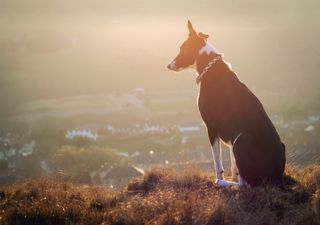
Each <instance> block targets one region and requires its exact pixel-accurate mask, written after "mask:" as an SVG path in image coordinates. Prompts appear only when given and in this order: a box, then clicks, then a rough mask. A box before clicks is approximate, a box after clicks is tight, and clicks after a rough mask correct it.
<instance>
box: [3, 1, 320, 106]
mask: <svg viewBox="0 0 320 225" xmlns="http://www.w3.org/2000/svg"><path fill="white" fill-rule="evenodd" d="M188 19H191V20H192V21H193V23H194V26H195V28H196V29H198V30H199V31H202V32H206V33H208V34H209V35H210V38H209V41H210V42H211V43H213V44H214V45H215V46H216V47H217V48H218V49H219V50H220V51H221V52H223V53H224V54H225V58H226V60H227V61H229V62H230V63H231V64H232V67H233V68H234V70H235V71H236V72H237V73H238V76H239V77H240V79H241V80H243V81H244V82H245V83H246V84H248V86H249V87H250V88H252V89H256V90H257V92H258V94H259V92H261V93H263V92H284V93H286V92H287V90H286V89H287V88H289V89H290V90H293V92H294V93H293V95H294V96H300V95H301V91H302V90H303V92H304V94H305V95H307V97H308V98H309V99H311V100H312V99H313V100H316V99H319V91H318V87H319V83H320V82H319V80H320V79H319V72H318V71H319V70H320V63H319V61H320V60H319V59H320V57H319V55H320V44H319V40H320V32H319V27H320V24H319V23H320V1H316V0H314V1H298V0H294V1H289V0H285V1H275V0H274V1H254V0H250V1H242V0H235V1H209V0H206V1H205V0H200V1H191V0H188V1H182V0H181V1H147V0H138V1H124V0H122V1H103V0H99V1H98V0H95V1H83V0H77V1H76V0H72V1H43V0H31V1H21V0H2V1H1V2H0V27H1V30H0V67H1V71H0V94H1V95H0V96H1V97H0V101H1V103H3V104H7V103H8V102H11V103H10V104H15V102H23V101H28V100H30V99H34V98H47V97H51V98H52V97H59V96H64V95H73V94H87V93H100V92H114V91H123V90H130V89H132V88H134V87H138V86H142V87H145V88H146V89H151V90H166V89H168V90H169V89H190V88H197V87H196V85H195V82H194V79H195V74H194V72H191V71H186V72H182V73H181V74H175V73H172V72H170V71H168V70H167V69H166V65H167V64H168V63H169V62H170V60H171V59H172V58H173V57H174V56H175V55H176V53H177V52H178V48H179V45H180V43H181V42H182V41H183V40H184V39H185V38H186V35H187V29H186V21H187V20H188ZM288 86H291V87H288ZM292 100H294V99H292Z"/></svg>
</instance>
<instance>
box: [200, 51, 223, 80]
mask: <svg viewBox="0 0 320 225" xmlns="http://www.w3.org/2000/svg"><path fill="white" fill-rule="evenodd" d="M220 59H222V55H217V56H215V57H214V58H213V59H211V60H210V61H209V62H208V64H207V66H206V67H205V68H204V69H203V70H202V72H201V73H200V74H199V75H198V76H197V80H196V82H197V84H199V83H200V82H201V79H202V78H203V76H204V75H205V74H206V73H207V72H208V70H209V69H210V68H211V67H212V66H213V65H214V64H215V63H216V62H217V61H218V60H220Z"/></svg>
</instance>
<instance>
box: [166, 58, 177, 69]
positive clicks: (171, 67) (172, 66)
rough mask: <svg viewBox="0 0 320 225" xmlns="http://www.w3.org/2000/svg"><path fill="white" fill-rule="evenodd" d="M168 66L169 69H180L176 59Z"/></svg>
mask: <svg viewBox="0 0 320 225" xmlns="http://www.w3.org/2000/svg"><path fill="white" fill-rule="evenodd" d="M167 68H168V69H169V70H173V71H178V68H177V67H176V60H173V61H172V62H171V63H170V64H169V65H168V66H167Z"/></svg>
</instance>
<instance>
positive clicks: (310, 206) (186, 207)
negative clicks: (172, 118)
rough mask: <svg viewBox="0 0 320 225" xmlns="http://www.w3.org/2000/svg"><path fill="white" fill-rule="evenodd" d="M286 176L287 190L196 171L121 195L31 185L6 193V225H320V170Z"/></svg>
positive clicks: (2, 203) (152, 180)
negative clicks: (221, 181) (222, 182)
mask: <svg viewBox="0 0 320 225" xmlns="http://www.w3.org/2000/svg"><path fill="white" fill-rule="evenodd" d="M286 173H287V174H288V176H290V177H291V178H292V179H296V181H297V182H296V183H293V184H292V183H291V184H289V182H288V183H287V190H280V189H278V188H276V187H272V186H269V185H265V186H263V187H257V188H247V187H243V188H237V187H231V188H218V187H216V186H215V184H214V182H213V180H214V178H213V177H212V176H210V175H209V174H206V173H203V172H201V171H197V170H195V169H188V170H185V171H182V172H177V171H175V170H172V169H153V170H151V171H149V172H148V173H146V175H145V176H144V177H143V178H140V179H136V180H132V181H131V182H130V183H129V184H128V186H127V187H126V188H124V189H121V190H113V189H107V188H104V187H94V186H90V187H86V186H77V185H75V184H72V183H66V182H60V181H55V180H50V179H45V178H43V179H37V180H29V181H24V182H22V183H19V184H15V185H12V186H8V187H4V188H2V189H0V224H58V225H59V224H118V225H120V224H123V225H125V224H128V225H129V224H130V225H134V224H168V225H169V224H207V225H232V224H237V225H242V224H243V225H244V224H253V225H260V224H261V225H267V224H275V225H277V224H278V225H289V224H301V225H309V224H310V225H311V224H320V218H319V215H320V214H319V213H320V165H312V166H309V167H306V168H303V169H298V168H294V167H292V166H288V167H287V169H286Z"/></svg>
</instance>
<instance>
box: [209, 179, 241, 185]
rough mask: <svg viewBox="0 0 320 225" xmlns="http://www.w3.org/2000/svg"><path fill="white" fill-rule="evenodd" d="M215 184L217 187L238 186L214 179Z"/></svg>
mask: <svg viewBox="0 0 320 225" xmlns="http://www.w3.org/2000/svg"><path fill="white" fill-rule="evenodd" d="M215 184H216V185H217V186H218V187H230V186H239V183H238V182H233V181H227V180H220V179H216V181H215Z"/></svg>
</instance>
